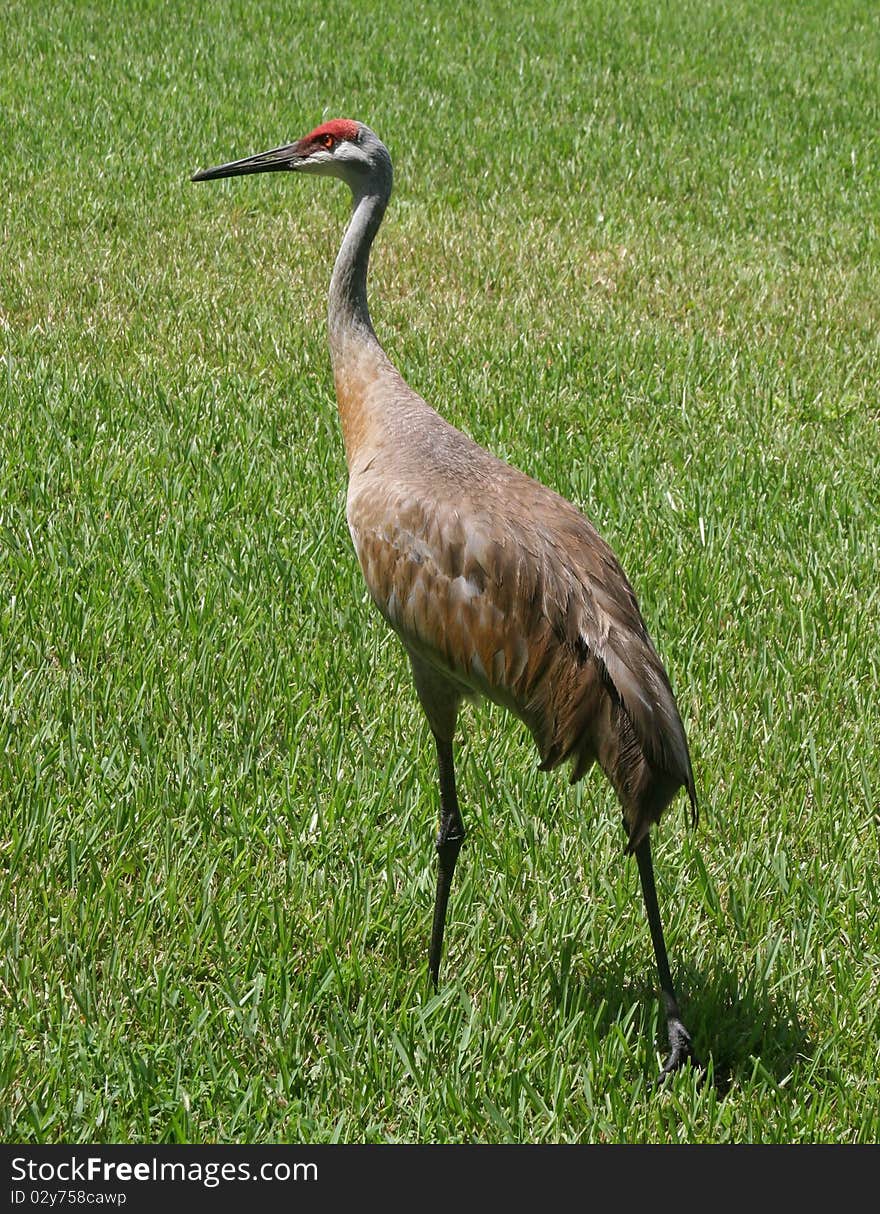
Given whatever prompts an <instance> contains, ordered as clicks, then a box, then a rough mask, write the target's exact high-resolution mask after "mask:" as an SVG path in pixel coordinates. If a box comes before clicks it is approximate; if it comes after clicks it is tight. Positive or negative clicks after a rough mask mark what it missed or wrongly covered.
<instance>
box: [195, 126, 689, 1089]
mask: <svg viewBox="0 0 880 1214" xmlns="http://www.w3.org/2000/svg"><path fill="white" fill-rule="evenodd" d="M281 168H298V169H302V170H304V171H310V172H316V173H320V174H325V175H335V176H339V177H342V178H343V179H344V180H346V181H347V182H348V184H349V185H350V186H351V189H352V193H353V196H354V208H353V214H352V219H351V222H350V224H349V226H348V229H347V231H346V234H345V237H344V239H343V242H342V246H341V248H340V251H339V255H338V257H337V260H336V265H335V267H334V271H333V277H332V280H331V286H330V306H329V335H330V351H331V359H332V363H333V373H334V380H335V386H336V395H337V402H338V407H339V415H340V421H341V424H342V432H343V439H344V443H345V451H346V459H347V463H348V470H349V485H348V498H347V510H346V513H347V519H348V525H349V529H350V531H351V536H352V540H353V542H354V547H355V550H356V552H357V556H358V560H359V562H360V565H361V569H362V570H363V574H364V578H365V580H366V583H367V586H368V588H369V591H370V595H371V596H372V598H373V601H374V602H375V604H376V606H377V607H378V609H379V611H380V612H381V613H382V615H383V616H384V618H385V620H386V621H387V622H388V624H389V625H390V627H391V628H392V629H393V630H394V631H395V632H396V633H397V635H398V636H399V637H400V639H401V641H402V643H403V646H404V648H405V650H406V652H407V654H408V656H409V659H410V663H411V666H412V672H413V677H414V681H415V685H416V690H417V692H418V695H419V698H420V700H421V703H422V706H423V708H424V711H425V714H426V716H427V718H428V722H429V724H430V726H431V729H432V731H433V733H434V737H435V740H436V743H437V748H438V759H439V766H440V785H441V829H440V836H439V838H438V852H439V857H440V866H439V875H438V891H437V903H436V907H435V921H434V932H433V934H432V947H431V971H432V975H433V977H434V980H435V982H436V979H437V972H438V969H439V961H440V950H441V947H442V938H443V928H444V922H445V913H446V901H447V899H448V895H449V887H450V885H451V881H452V873H453V871H454V868H455V862H456V858H457V855H458V850H459V847H460V845H461V841H462V839H463V837H464V830H463V825H462V821H461V817H460V813H459V809H458V801H457V796H456V791H455V779H454V768H453V762H452V741H453V736H454V733H455V727H456V719H457V713H458V708H459V705H460V702H461V700H462V699H463V698H466V697H469V698H473V697H478V696H485V697H487V698H489V699H491V700H494V701H495V702H497V703H499V704H501V705H503V706H504V707H506V708H508V709H510V710H511V711H512V712H513V713H515V714H516V716H518V717H519V718H520V719H521V720H522V721H524V722H525V724H526V725H527V727H528V728H529V730H530V732H531V734H532V736H533V737H534V740H535V743H536V745H537V748H538V751H539V754H540V758H541V766H542V768H544V769H550V768H553V767H555V766H557V765H558V764H560V763H562V762H564V761H566V760H570V761H571V764H572V773H571V774H572V780H576V779H579V778H580V777H581V776H583V775H584V774H585V773H586V772H587V771H588V770H589V768H590V767H591V766H592V764H593V762H594V761H598V763H599V765H600V767H601V768H602V770H603V771H604V772H605V774H606V775H607V776H608V778H609V779H610V781H611V783H612V785H613V786H614V788H615V791H616V792H617V795H618V798H619V800H620V803H621V806H622V809H623V814H624V824H625V828H626V831H627V836H628V850H630V851H633V852H635V854H636V856H637V858H638V860H639V869H640V874H641V876H642V886H643V892H644V894H645V901H646V906H647V908H648V916H649V920H650V923H651V931H652V937H653V939H654V945H655V949H656V950H657V960H658V965H659V967H660V973H661V985H662V987H663V991H664V1000H665V1003H666V1009H667V1018H668V1021H669V1028H670V1041H671V1044H672V1047H673V1048H672V1054H671V1055H670V1059H669V1061H668V1062H667V1064H666V1068H665V1071H668V1070H670V1069H673V1068H674V1067H675V1066H678V1065H680V1064H681V1062H682V1061H683V1060H684V1059H685V1058H686V1057H687V1056H689V1055H690V1039H689V1036H688V1034H687V1032H686V1030H685V1029H684V1026H683V1025H682V1024H681V1021H680V1018H679V1016H678V1008H677V1004H676V1003H675V996H674V993H673V992H672V985H671V979H670V978H669V974H668V964H667V962H666V956H665V946H664V945H663V941H662V930H661V929H660V920H659V912H658V911H657V909H656V895H655V893H654V887H653V872H652V869H651V859H650V845H649V839H648V832H649V829H650V827H651V825H652V824H653V823H654V822H656V821H658V820H659V818H660V815H661V814H662V812H663V810H664V809H665V808H666V806H667V805H668V804H669V803H670V801H671V800H672V798H673V797H674V795H675V793H676V792H677V791H678V790H679V789H680V788H681V787H685V788H686V789H687V792H688V795H689V797H690V801H691V806H692V810H693V814H694V817H696V794H695V790H694V780H693V774H692V771H691V763H690V757H689V754H688V747H687V741H686V738H685V733H684V729H683V727H682V723H681V719H680V716H679V713H678V709H677V707H676V703H675V699H674V697H673V694H672V691H671V688H670V685H669V680H668V678H667V676H666V672H665V670H664V668H663V665H662V663H661V661H660V659H659V657H658V656H657V653H656V650H655V649H654V646H653V644H652V642H651V639H650V637H649V635H648V632H647V629H646V627H645V624H644V621H643V619H642V616H641V613H640V611H639V607H638V604H637V601H636V598H635V595H634V593H633V590H632V588H631V586H630V584H629V582H628V580H627V578H626V576H625V575H624V573H623V570H622V569H621V567H620V564H619V563H618V561H617V558H616V557H615V555H614V553H613V552H612V550H611V549H610V548H609V547H608V545H607V544H606V543H605V542H604V540H603V539H602V538H601V537H600V536H599V534H598V532H597V531H596V529H595V528H594V527H593V525H592V523H590V522H589V520H588V519H586V518H585V517H584V515H583V514H581V513H580V511H579V510H577V509H576V508H575V506H573V505H572V504H571V503H570V502H568V501H567V500H566V499H565V498H563V497H561V496H559V495H558V494H557V493H555V492H553V491H552V490H551V489H548V488H547V487H546V486H544V485H542V484H540V483H539V482H538V481H535V480H532V479H531V478H530V477H528V476H526V475H524V474H523V473H522V472H520V471H518V470H517V469H515V468H513V467H511V466H510V465H509V464H506V463H504V462H503V461H501V460H499V459H497V458H496V457H495V456H493V455H491V454H490V453H489V452H487V451H486V450H484V449H483V448H482V447H480V446H479V445H478V444H477V443H475V442H474V441H473V440H472V439H470V438H469V437H468V436H467V435H465V434H463V433H462V432H461V431H460V430H457V429H456V428H455V427H454V426H452V425H451V424H450V423H449V422H448V421H446V420H445V419H444V418H443V417H442V416H441V415H440V414H439V413H437V412H436V411H435V410H434V409H433V408H431V406H430V405H428V404H427V402H426V401H424V400H423V399H422V398H421V397H420V396H419V395H418V394H417V393H416V392H414V391H413V390H412V388H410V387H409V385H408V384H407V383H406V381H405V380H404V379H403V377H402V376H401V375H400V373H399V372H398V370H397V369H396V368H395V367H394V365H393V363H392V362H391V361H390V359H389V358H388V357H387V355H386V354H385V352H384V350H383V349H382V347H381V345H380V344H379V341H378V339H377V337H376V335H375V332H374V330H373V326H372V323H371V321H370V316H369V309H368V307H367V295H366V279H367V262H368V258H369V251H370V247H371V245H372V241H373V238H374V236H375V234H376V231H377V230H378V228H379V224H380V223H381V220H382V216H383V214H384V211H385V207H386V205H387V202H388V198H389V196H390V192H391V162H390V158H389V157H388V153H387V150H386V149H385V147H384V145H383V144H381V142H380V141H379V140H378V139H377V137H376V136H375V135H374V134H373V132H372V131H370V130H369V128H367V127H365V126H364V125H363V124H361V123H354V122H351V121H349V120H336V121H334V122H331V123H326V124H324V125H323V126H321V127H318V128H316V130H315V131H313V132H312V133H311V134H310V135H308V136H306V137H305V139H303V140H300V141H299V142H298V143H296V144H292V145H288V146H287V147H285V148H280V149H275V150H273V151H272V152H268V153H263V154H262V155H260V156H257V157H250V158H247V159H246V160H243V161H236V162H233V163H232V164H230V165H224V166H220V167H219V168H218V169H213V170H207V171H206V172H205V173H203V174H198V175H197V176H198V177H199V178H207V177H212V176H232V175H237V174H238V173H248V172H259V171H266V170H275V169H281ZM652 902H653V911H652ZM658 937H659V941H658ZM658 943H659V947H658ZM670 1000H671V1002H670Z"/></svg>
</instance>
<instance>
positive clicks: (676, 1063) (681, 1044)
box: [657, 1017, 702, 1087]
mask: <svg viewBox="0 0 880 1214" xmlns="http://www.w3.org/2000/svg"><path fill="white" fill-rule="evenodd" d="M667 1027H668V1030H669V1055H668V1057H667V1059H666V1061H665V1062H664V1063H663V1069H662V1070H661V1072H660V1074H659V1075H658V1077H657V1086H658V1087H660V1086H661V1085H662V1084H664V1083H665V1082H666V1080H667V1079H668V1078H669V1076H670V1075H671V1074H672V1073H673V1072H674V1071H679V1070H681V1068H682V1067H683V1066H684V1065H685V1063H690V1064H691V1065H692V1066H695V1067H697V1068H698V1069H702V1068H701V1067H700V1064H699V1062H698V1061H697V1059H696V1056H695V1054H694V1047H693V1045H692V1043H691V1035H690V1033H689V1032H688V1031H687V1029H686V1028H685V1027H684V1025H683V1024H682V1022H681V1021H680V1020H679V1019H677V1018H675V1017H670V1018H669V1021H668V1024H667Z"/></svg>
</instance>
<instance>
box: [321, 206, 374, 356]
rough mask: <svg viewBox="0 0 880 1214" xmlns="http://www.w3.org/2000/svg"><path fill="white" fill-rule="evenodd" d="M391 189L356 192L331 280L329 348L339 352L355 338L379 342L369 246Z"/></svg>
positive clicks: (328, 319)
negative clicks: (372, 307) (370, 282)
mask: <svg viewBox="0 0 880 1214" xmlns="http://www.w3.org/2000/svg"><path fill="white" fill-rule="evenodd" d="M389 193H390V190H387V189H384V188H381V187H379V188H377V187H376V185H375V184H372V183H371V185H369V186H368V187H367V188H366V189H365V190H364V191H363V192H357V193H355V195H354V199H353V203H352V214H351V220H350V221H349V225H348V228H347V229H346V232H345V236H344V237H343V239H342V245H341V247H340V249H339V254H338V255H337V258H336V264H335V265H334V267H333V277H332V278H331V279H330V304H329V312H328V318H327V322H328V326H329V330H330V349H331V353H332V355H333V357H334V359H335V357H336V354H337V352H338V351H339V352H341V348H342V347H343V346H344V345H346V344H347V343H348V341H349V340H351V339H354V340H355V341H357V342H362V343H364V342H365V343H370V344H375V345H378V344H379V343H378V339H377V337H376V334H375V332H374V330H373V324H372V321H371V320H370V309H369V306H368V304H367V267H368V264H369V260H370V247H371V245H372V243H373V238H374V236H375V235H376V233H377V232H378V230H379V225H380V223H381V222H382V216H383V215H384V214H385V208H386V206H387V205H388V197H389Z"/></svg>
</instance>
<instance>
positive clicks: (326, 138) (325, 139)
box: [319, 135, 336, 152]
mask: <svg viewBox="0 0 880 1214" xmlns="http://www.w3.org/2000/svg"><path fill="white" fill-rule="evenodd" d="M319 143H320V144H321V147H322V148H326V149H327V151H328V152H332V151H333V145H334V144H335V143H336V140H335V139H334V138H333V136H332V135H322V136H321V138H320V140H319Z"/></svg>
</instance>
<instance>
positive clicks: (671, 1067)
mask: <svg viewBox="0 0 880 1214" xmlns="http://www.w3.org/2000/svg"><path fill="white" fill-rule="evenodd" d="M636 860H637V861H638V865H639V877H640V878H641V881H642V897H643V898H644V900H645V910H646V911H647V912H648V925H649V927H650V928H651V939H652V941H653V942H654V956H655V957H656V958H657V969H658V971H659V973H660V993H661V997H662V999H663V1010H664V1011H665V1012H666V1027H667V1031H668V1033H669V1057H668V1058H667V1059H666V1062H665V1063H664V1064H663V1069H662V1071H661V1072H660V1079H659V1082H660V1083H662V1082H663V1080H664V1079H665V1078H666V1076H667V1075H670V1074H671V1073H672V1072H673V1071H677V1070H678V1068H679V1067H681V1066H684V1064H685V1062H687V1060H688V1059H689V1058H691V1059H692V1058H693V1057H694V1051H693V1048H692V1047H691V1035H690V1033H689V1032H688V1031H687V1029H686V1028H685V1027H684V1025H683V1024H682V1022H681V1012H680V1011H679V1010H678V1000H677V999H676V997H675V989H674V987H673V985H672V975H671V974H670V972H669V959H668V958H667V956H666V943H665V941H664V939H663V925H662V923H661V922H660V908H659V906H658V905H657V888H656V886H655V885H654V866H653V864H652V863H651V839H650V836H649V835H645V837H644V839H643V840H642V842H641V843H640V844H639V845H638V847H637V848H636Z"/></svg>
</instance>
